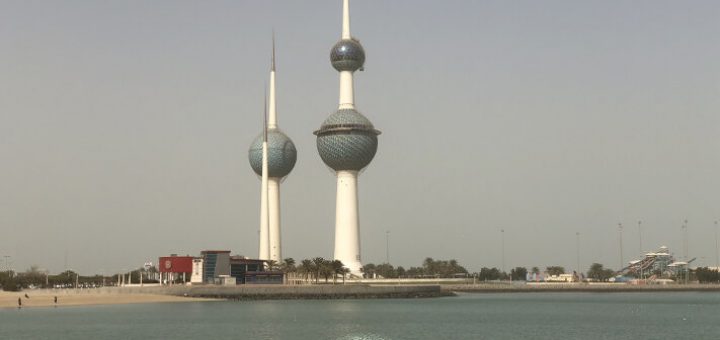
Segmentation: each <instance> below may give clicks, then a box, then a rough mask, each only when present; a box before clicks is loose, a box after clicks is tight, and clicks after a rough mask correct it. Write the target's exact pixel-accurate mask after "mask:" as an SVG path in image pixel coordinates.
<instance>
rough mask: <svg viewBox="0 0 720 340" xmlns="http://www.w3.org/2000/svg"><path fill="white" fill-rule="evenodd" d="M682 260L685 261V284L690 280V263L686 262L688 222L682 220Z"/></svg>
mask: <svg viewBox="0 0 720 340" xmlns="http://www.w3.org/2000/svg"><path fill="white" fill-rule="evenodd" d="M681 228H682V230H683V258H684V259H685V283H686V284H687V283H688V281H689V279H690V263H689V262H688V245H689V244H688V221H687V220H683V225H682V227H681Z"/></svg>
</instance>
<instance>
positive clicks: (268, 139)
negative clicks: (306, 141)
mask: <svg viewBox="0 0 720 340" xmlns="http://www.w3.org/2000/svg"><path fill="white" fill-rule="evenodd" d="M269 101H270V105H269V106H270V107H269V110H268V111H269V112H267V118H266V122H265V126H264V127H263V128H264V129H265V131H263V132H262V133H260V135H259V136H257V138H255V140H254V141H253V142H252V144H251V145H250V150H249V151H248V158H249V159H250V166H251V167H252V169H253V170H254V171H255V173H256V174H258V175H259V176H261V193H260V199H261V202H260V254H259V258H260V259H262V260H273V261H276V262H278V263H279V262H280V261H281V260H282V253H281V247H280V182H281V181H282V179H283V178H284V177H285V176H287V175H288V174H290V171H292V169H293V167H294V166H295V161H296V160H297V150H296V149H295V144H293V142H292V140H290V138H288V136H286V135H285V134H284V133H283V132H282V131H281V130H280V128H279V127H278V124H277V111H276V105H275V104H276V103H275V39H274V38H273V48H272V61H271V63H270V98H269ZM263 170H264V171H263Z"/></svg>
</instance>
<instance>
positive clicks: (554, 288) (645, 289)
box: [442, 283, 720, 293]
mask: <svg viewBox="0 0 720 340" xmlns="http://www.w3.org/2000/svg"><path fill="white" fill-rule="evenodd" d="M442 289H443V290H445V291H452V292H461V293H574V292H575V293H579V292H586V293H629V292H630V293H632V292H635V293H657V292H720V285H701V284H690V285H677V284H673V285H630V284H624V283H608V284H603V283H599V284H586V283H545V284H535V283H531V284H512V283H478V284H465V285H462V284H460V285H458V284H451V285H442Z"/></svg>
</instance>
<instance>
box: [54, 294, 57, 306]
mask: <svg viewBox="0 0 720 340" xmlns="http://www.w3.org/2000/svg"><path fill="white" fill-rule="evenodd" d="M53 300H54V302H55V307H57V295H55V298H54V299H53Z"/></svg>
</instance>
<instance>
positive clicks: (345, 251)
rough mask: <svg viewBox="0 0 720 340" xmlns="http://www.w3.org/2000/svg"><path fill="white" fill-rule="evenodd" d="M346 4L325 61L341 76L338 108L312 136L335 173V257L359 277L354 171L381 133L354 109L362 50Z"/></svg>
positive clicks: (368, 156)
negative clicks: (355, 78)
mask: <svg viewBox="0 0 720 340" xmlns="http://www.w3.org/2000/svg"><path fill="white" fill-rule="evenodd" d="M348 2H349V1H348V0H343V12H342V35H341V37H340V41H338V42H337V43H336V44H335V46H333V48H332V49H331V50H330V62H331V63H332V66H333V67H334V68H335V69H336V70H337V71H338V72H340V105H339V107H338V110H337V111H335V112H334V113H333V114H331V115H330V116H329V117H328V118H327V119H325V121H324V122H323V123H322V125H321V126H320V129H319V130H317V131H315V132H314V134H315V135H317V149H318V153H320V158H322V160H323V162H325V164H326V165H327V166H329V167H330V168H332V169H333V170H335V172H336V174H337V197H336V201H335V259H336V260H340V261H342V263H343V264H344V265H345V267H347V268H348V269H349V270H350V273H351V274H353V275H356V276H361V275H362V271H361V268H362V262H361V259H360V220H359V214H358V192H357V181H358V173H359V171H360V170H362V169H363V168H365V167H366V166H367V165H368V164H370V162H371V161H372V159H373V157H375V153H376V152H377V146H378V139H377V136H378V135H379V134H380V131H378V130H376V129H375V127H374V126H373V124H372V123H371V122H370V120H368V119H367V118H365V116H363V115H362V114H361V113H360V112H358V111H357V110H356V109H355V100H354V91H353V74H354V72H355V71H357V70H361V71H362V69H363V64H364V63H365V50H364V49H363V47H362V45H360V42H359V41H358V40H357V39H355V38H353V37H352V36H351V35H350V10H349V7H348Z"/></svg>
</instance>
